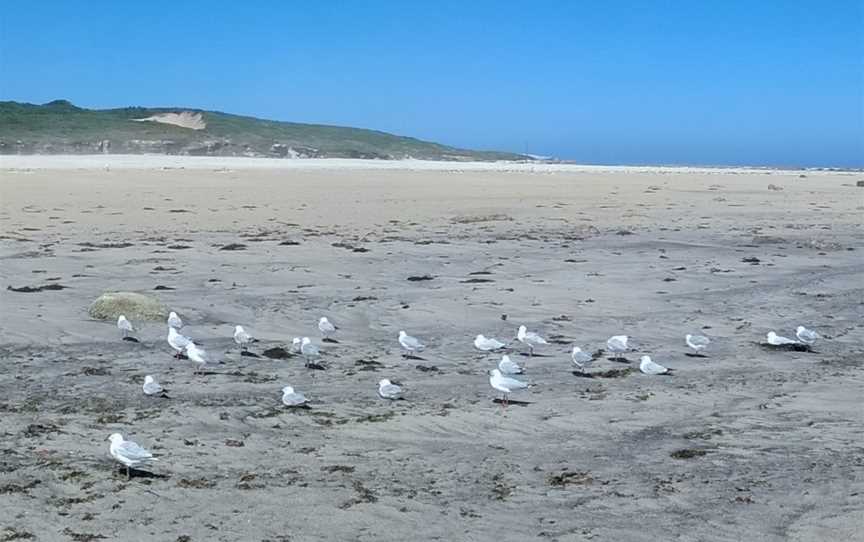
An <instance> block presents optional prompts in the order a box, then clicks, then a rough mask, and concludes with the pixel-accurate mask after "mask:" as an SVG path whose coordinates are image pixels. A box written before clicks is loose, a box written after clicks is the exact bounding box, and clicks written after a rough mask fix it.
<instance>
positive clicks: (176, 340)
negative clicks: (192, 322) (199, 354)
mask: <svg viewBox="0 0 864 542" xmlns="http://www.w3.org/2000/svg"><path fill="white" fill-rule="evenodd" d="M191 343H192V339H190V338H189V337H187V336H185V335H181V334H180V333H178V332H177V329H175V328H173V327H171V326H168V344H169V345H170V346H171V348H173V349H174V350H175V351H176V352H177V354H176V355H175V356H174V357H177V358H179V357H180V353H181V352H183V350H185V349H186V347H187V346H188V345H189V344H191Z"/></svg>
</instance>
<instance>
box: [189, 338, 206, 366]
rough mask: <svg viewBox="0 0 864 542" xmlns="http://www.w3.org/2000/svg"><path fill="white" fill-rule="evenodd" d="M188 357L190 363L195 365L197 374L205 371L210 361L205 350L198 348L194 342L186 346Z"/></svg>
mask: <svg viewBox="0 0 864 542" xmlns="http://www.w3.org/2000/svg"><path fill="white" fill-rule="evenodd" d="M186 357H187V358H189V361H192V362H194V363H195V372H196V373H197V372H198V371H199V370H201V369H203V368H204V366H205V365H207V363H209V361H210V357H209V356H208V355H207V352H205V351H204V349H203V348H198V346H197V345H196V344H195V343H193V342H192V341H189V344H187V345H186Z"/></svg>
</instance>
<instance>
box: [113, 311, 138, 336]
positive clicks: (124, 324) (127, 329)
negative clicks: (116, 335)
mask: <svg viewBox="0 0 864 542" xmlns="http://www.w3.org/2000/svg"><path fill="white" fill-rule="evenodd" d="M117 329H119V330H120V334H121V335H123V338H124V339H125V338H126V337H128V336H129V334H130V333H132V332H133V331H135V330H134V329H132V322H130V321H129V320H127V319H126V317H125V316H123V315H122V314H121V315H120V316H119V317H118V318H117Z"/></svg>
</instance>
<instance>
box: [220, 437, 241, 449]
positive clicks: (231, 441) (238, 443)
mask: <svg viewBox="0 0 864 542" xmlns="http://www.w3.org/2000/svg"><path fill="white" fill-rule="evenodd" d="M225 446H230V447H231V448H242V447H244V446H246V443H245V442H243V441H242V440H237V439H233V438H229V439H227V440H226V441H225Z"/></svg>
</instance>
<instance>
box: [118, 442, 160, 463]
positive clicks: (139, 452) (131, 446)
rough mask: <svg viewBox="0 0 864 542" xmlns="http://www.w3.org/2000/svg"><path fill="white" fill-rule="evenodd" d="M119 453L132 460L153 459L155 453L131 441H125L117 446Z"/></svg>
mask: <svg viewBox="0 0 864 542" xmlns="http://www.w3.org/2000/svg"><path fill="white" fill-rule="evenodd" d="M117 453H118V454H120V455H121V456H123V457H125V458H126V459H129V460H131V461H147V460H152V459H153V454H151V453H150V452H148V451H147V450H145V449H144V448H142V447H141V446H138V444H136V443H134V442H131V441H128V440H127V441H124V442H123V443H122V444H120V445H119V446H118V447H117Z"/></svg>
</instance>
